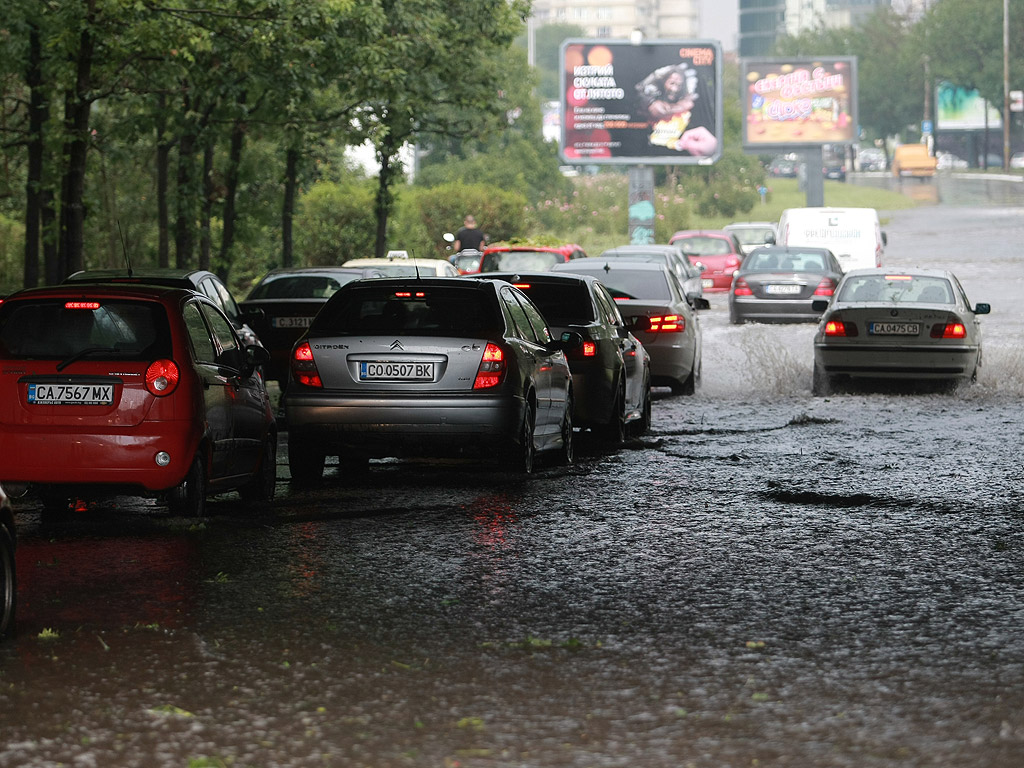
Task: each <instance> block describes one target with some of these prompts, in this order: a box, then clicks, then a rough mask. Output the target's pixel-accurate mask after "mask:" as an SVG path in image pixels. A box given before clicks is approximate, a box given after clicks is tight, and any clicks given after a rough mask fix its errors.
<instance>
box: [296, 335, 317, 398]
mask: <svg viewBox="0 0 1024 768" xmlns="http://www.w3.org/2000/svg"><path fill="white" fill-rule="evenodd" d="M291 368H292V378H293V379H295V381H297V382H298V383H299V384H301V385H303V386H304V387H317V388H323V386H324V382H323V380H322V379H321V378H320V372H319V371H318V370H317V369H316V362H315V361H314V360H313V349H312V348H311V347H310V346H309V342H308V341H304V342H302V343H301V344H299V345H298V346H297V347H296V348H295V351H294V352H292V361H291Z"/></svg>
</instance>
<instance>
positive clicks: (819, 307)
mask: <svg viewBox="0 0 1024 768" xmlns="http://www.w3.org/2000/svg"><path fill="white" fill-rule="evenodd" d="M811 309H812V310H814V311H815V312H824V311H825V310H826V309H828V299H815V300H814V301H812V302H811Z"/></svg>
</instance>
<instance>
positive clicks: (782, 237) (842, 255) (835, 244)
mask: <svg viewBox="0 0 1024 768" xmlns="http://www.w3.org/2000/svg"><path fill="white" fill-rule="evenodd" d="M887 241H888V239H887V238H886V236H885V232H883V231H882V227H881V225H880V224H879V223H878V212H877V211H876V210H875V209H874V208H787V209H786V210H784V211H783V212H782V216H781V217H780V218H779V232H778V235H777V236H776V242H777V243H778V244H779V245H798V246H799V245H806V246H814V247H816V248H828V249H829V250H830V251H832V253H834V254H835V255H836V258H837V259H839V265H840V266H841V267H842V268H843V271H844V272H848V271H849V270H851V269H861V268H864V267H880V266H882V251H883V249H884V247H885V244H886V242H887Z"/></svg>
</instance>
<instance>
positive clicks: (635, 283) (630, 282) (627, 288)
mask: <svg viewBox="0 0 1024 768" xmlns="http://www.w3.org/2000/svg"><path fill="white" fill-rule="evenodd" d="M573 271H579V272H580V273H581V274H589V275H592V276H594V277H596V278H597V279H598V280H600V281H601V282H602V283H604V285H605V287H606V288H607V289H608V292H609V293H611V295H612V297H613V298H616V299H653V300H657V301H666V300H671V299H672V298H673V296H672V291H671V289H670V288H669V287H668V278H667V277H666V276H665V275H666V273H665V272H663V271H661V270H643V271H641V270H629V269H614V268H612V269H609V270H607V271H605V269H604V267H602V268H601V270H600V271H599V272H598V271H596V270H595V271H589V270H588V271H587V272H585V273H584V272H582V270H573Z"/></svg>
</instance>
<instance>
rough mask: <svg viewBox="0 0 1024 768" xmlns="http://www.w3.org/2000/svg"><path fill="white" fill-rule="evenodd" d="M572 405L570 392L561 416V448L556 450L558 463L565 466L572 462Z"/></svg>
mask: <svg viewBox="0 0 1024 768" xmlns="http://www.w3.org/2000/svg"><path fill="white" fill-rule="evenodd" d="M574 405H575V404H574V403H573V400H572V394H570V395H569V396H568V397H567V398H566V401H565V414H564V415H563V416H562V429H561V435H562V448H561V449H560V450H559V452H558V463H559V464H562V465H563V466H566V467H567V466H569V465H570V464H572V459H573V450H574V445H573V439H574V435H573V431H572V409H573V407H574Z"/></svg>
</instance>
